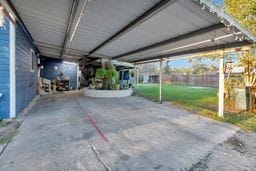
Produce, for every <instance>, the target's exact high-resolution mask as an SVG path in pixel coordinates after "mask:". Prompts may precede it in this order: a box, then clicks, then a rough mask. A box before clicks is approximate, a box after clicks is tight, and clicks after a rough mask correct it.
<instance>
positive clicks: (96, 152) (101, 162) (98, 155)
mask: <svg viewBox="0 0 256 171" xmlns="http://www.w3.org/2000/svg"><path fill="white" fill-rule="evenodd" d="M90 146H91V149H92V151H93V152H94V154H95V155H96V157H97V159H98V161H99V162H100V164H102V165H103V167H104V168H105V169H106V171H110V168H109V167H108V166H107V165H106V164H105V163H104V162H103V161H102V159H101V157H100V153H99V152H98V151H97V149H96V148H95V147H94V146H93V144H92V143H90Z"/></svg>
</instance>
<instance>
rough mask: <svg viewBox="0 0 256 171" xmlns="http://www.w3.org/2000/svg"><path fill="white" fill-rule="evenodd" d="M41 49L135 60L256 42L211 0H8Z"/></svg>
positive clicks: (56, 54)
mask: <svg viewBox="0 0 256 171" xmlns="http://www.w3.org/2000/svg"><path fill="white" fill-rule="evenodd" d="M3 4H4V5H5V6H6V8H7V9H10V11H12V15H14V16H15V17H16V19H17V20H18V21H20V22H22V23H24V26H25V30H26V29H27V30H28V34H30V35H31V37H32V39H33V41H34V43H35V44H36V45H37V47H38V48H39V50H40V52H41V54H42V55H45V56H49V57H54V58H63V59H81V58H88V59H90V60H91V59H93V58H94V57H100V58H101V57H105V58H110V59H116V60H122V61H128V62H136V61H143V60H149V59H155V58H161V57H167V56H168V57H170V56H177V55H184V54H190V53H197V52H204V51H208V50H215V49H222V48H225V47H234V46H240V45H245V44H249V43H253V42H256V38H255V36H254V35H253V34H251V33H250V32H249V31H248V30H247V29H245V28H243V27H242V26H241V25H239V24H238V22H237V21H236V20H234V19H233V18H232V17H230V16H229V15H227V14H226V13H225V12H224V11H223V9H221V8H219V7H217V6H216V5H215V4H214V3H212V2H211V1H210V0H91V1H89V0H88V1H87V0H73V1H70V0H54V1H53V0H11V1H10V0H3Z"/></svg>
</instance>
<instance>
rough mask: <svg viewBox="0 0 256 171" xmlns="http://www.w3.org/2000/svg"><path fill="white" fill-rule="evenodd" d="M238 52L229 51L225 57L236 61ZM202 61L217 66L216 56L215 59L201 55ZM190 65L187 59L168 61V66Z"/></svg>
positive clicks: (184, 66)
mask: <svg viewBox="0 0 256 171" xmlns="http://www.w3.org/2000/svg"><path fill="white" fill-rule="evenodd" d="M239 56H240V53H235V52H234V53H229V54H228V55H227V56H226V57H225V59H224V61H225V60H228V59H231V60H232V61H233V62H234V63H237V62H238V59H239ZM202 63H204V64H207V65H209V66H210V65H214V66H216V67H219V60H218V58H216V59H215V60H212V59H211V58H207V57H203V58H202ZM191 66H192V64H191V63H189V59H176V60H171V61H170V62H169V67H170V68H177V69H181V68H190V67H191Z"/></svg>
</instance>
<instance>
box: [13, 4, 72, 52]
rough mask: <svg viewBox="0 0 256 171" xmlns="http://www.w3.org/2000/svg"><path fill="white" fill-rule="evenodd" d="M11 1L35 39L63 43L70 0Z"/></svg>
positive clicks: (56, 43)
mask: <svg viewBox="0 0 256 171" xmlns="http://www.w3.org/2000/svg"><path fill="white" fill-rule="evenodd" d="M12 2H13V3H14V6H15V8H16V10H17V11H18V13H19V15H20V16H21V18H22V20H23V22H24V23H25V25H26V27H27V28H28V30H29V32H30V33H31V35H32V37H33V39H34V40H35V41H40V42H43V43H50V44H54V45H57V46H61V45H62V44H63V40H64V36H65V32H66V27H67V23H68V17H69V13H70V9H71V5H72V1H70V0H37V1H31V0H12ZM42 52H43V51H42Z"/></svg>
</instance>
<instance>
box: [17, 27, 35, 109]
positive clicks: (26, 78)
mask: <svg viewBox="0 0 256 171" xmlns="http://www.w3.org/2000/svg"><path fill="white" fill-rule="evenodd" d="M31 48H32V49H33V44H32V43H31V42H30V41H29V39H28V38H27V36H26V35H25V33H24V32H23V31H22V29H21V27H20V26H19V25H17V27H16V112H17V113H20V112H21V111H22V110H23V109H24V108H25V107H26V106H27V105H28V104H29V102H30V101H31V100H32V99H33V98H34V97H35V96H36V94H37V79H38V78H37V68H36V69H35V71H34V72H31V71H30V49H31ZM33 50H34V49H33ZM35 58H36V59H35V60H37V57H36V56H35Z"/></svg>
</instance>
